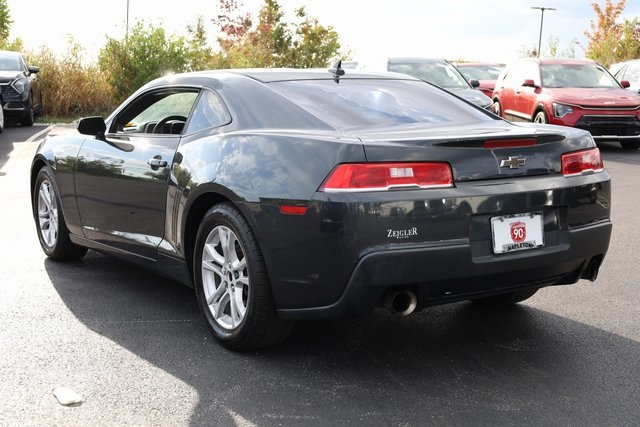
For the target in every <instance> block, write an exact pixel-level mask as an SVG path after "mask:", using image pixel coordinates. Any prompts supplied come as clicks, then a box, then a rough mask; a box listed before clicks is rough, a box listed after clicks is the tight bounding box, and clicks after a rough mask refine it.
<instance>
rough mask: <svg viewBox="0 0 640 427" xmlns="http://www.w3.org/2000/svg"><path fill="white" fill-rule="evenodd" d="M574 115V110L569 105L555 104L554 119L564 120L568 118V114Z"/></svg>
mask: <svg viewBox="0 0 640 427" xmlns="http://www.w3.org/2000/svg"><path fill="white" fill-rule="evenodd" d="M572 113H573V108H572V107H570V106H568V105H564V104H557V103H555V102H554V103H553V115H554V117H557V118H559V119H561V118H563V117H564V116H566V115H567V114H572Z"/></svg>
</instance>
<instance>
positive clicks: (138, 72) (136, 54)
mask: <svg viewBox="0 0 640 427" xmlns="http://www.w3.org/2000/svg"><path fill="white" fill-rule="evenodd" d="M188 46H189V44H188V43H187V42H186V40H185V38H184V37H177V36H174V35H172V36H169V37H167V35H166V34H165V31H164V29H163V28H159V27H155V26H153V24H145V23H144V22H143V21H140V22H137V23H136V24H135V25H134V26H133V28H132V29H131V31H130V33H129V37H128V38H127V39H126V40H124V41H122V40H117V39H114V38H110V37H107V43H106V44H105V46H104V47H103V48H102V49H101V50H100V54H99V56H98V64H99V66H100V70H101V71H102V72H103V73H105V75H106V77H107V80H108V81H109V83H110V84H111V86H113V89H114V92H115V95H116V99H118V100H119V101H122V100H124V98H126V97H127V96H128V95H130V94H131V93H132V92H133V91H135V90H136V89H138V88H139V87H140V86H142V85H143V84H145V83H147V82H148V81H150V80H152V79H155V78H157V77H160V76H162V75H165V74H168V73H172V72H173V73H179V72H183V71H186V70H187V69H188V68H189V65H190V64H189V55H188V52H189V50H188Z"/></svg>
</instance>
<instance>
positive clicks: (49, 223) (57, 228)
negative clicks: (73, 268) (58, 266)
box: [32, 166, 87, 261]
mask: <svg viewBox="0 0 640 427" xmlns="http://www.w3.org/2000/svg"><path fill="white" fill-rule="evenodd" d="M32 203H33V215H34V218H35V221H36V229H37V232H38V239H39V240H40V246H41V247H42V250H43V251H44V253H45V254H46V255H47V256H48V257H49V258H51V259H52V260H54V261H73V260H77V259H80V258H82V257H83V256H84V255H85V254H86V253H87V248H85V247H82V246H78V245H76V244H75V243H73V242H71V240H70V239H69V230H67V226H66V224H65V221H64V215H63V213H62V208H61V207H60V198H59V197H58V190H57V187H56V185H55V181H54V179H53V174H52V173H51V171H50V170H49V168H48V167H47V166H43V167H42V168H41V169H40V171H39V172H38V177H37V178H36V184H35V188H34V192H33V202H32Z"/></svg>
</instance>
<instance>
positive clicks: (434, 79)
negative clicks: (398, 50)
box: [389, 60, 471, 89]
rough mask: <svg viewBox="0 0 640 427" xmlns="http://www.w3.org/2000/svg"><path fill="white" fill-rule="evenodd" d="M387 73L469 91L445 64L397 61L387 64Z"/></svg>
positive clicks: (457, 75) (450, 67) (457, 74)
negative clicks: (399, 74) (405, 75)
mask: <svg viewBox="0 0 640 427" xmlns="http://www.w3.org/2000/svg"><path fill="white" fill-rule="evenodd" d="M389 71H393V72H396V73H404V74H408V75H410V76H413V77H415V78H418V79H421V80H426V81H428V82H429V83H433V84H434V85H438V86H440V87H443V88H445V89H470V88H471V86H469V83H468V82H467V81H466V80H465V79H464V77H462V74H460V72H459V71H458V70H457V69H456V68H455V67H454V66H453V65H451V64H449V63H446V62H420V61H398V60H394V61H392V62H389Z"/></svg>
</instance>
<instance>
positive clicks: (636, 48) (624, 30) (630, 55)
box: [585, 0, 640, 67]
mask: <svg viewBox="0 0 640 427" xmlns="http://www.w3.org/2000/svg"><path fill="white" fill-rule="evenodd" d="M625 5H626V0H620V1H618V2H617V3H612V1H611V0H605V2H604V7H602V6H600V5H599V4H598V3H595V2H594V3H591V6H592V7H593V10H594V11H595V13H596V21H595V22H594V21H593V20H592V21H591V31H585V36H586V37H587V41H588V45H587V49H586V56H587V57H588V58H591V59H593V60H595V61H598V62H600V63H601V64H602V65H604V66H606V67H609V66H610V65H611V64H613V63H616V62H620V61H625V60H627V59H636V58H640V23H639V22H638V18H637V17H636V18H634V19H632V20H629V19H623V20H622V21H621V20H620V16H621V14H622V12H623V10H624V7H625Z"/></svg>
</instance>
